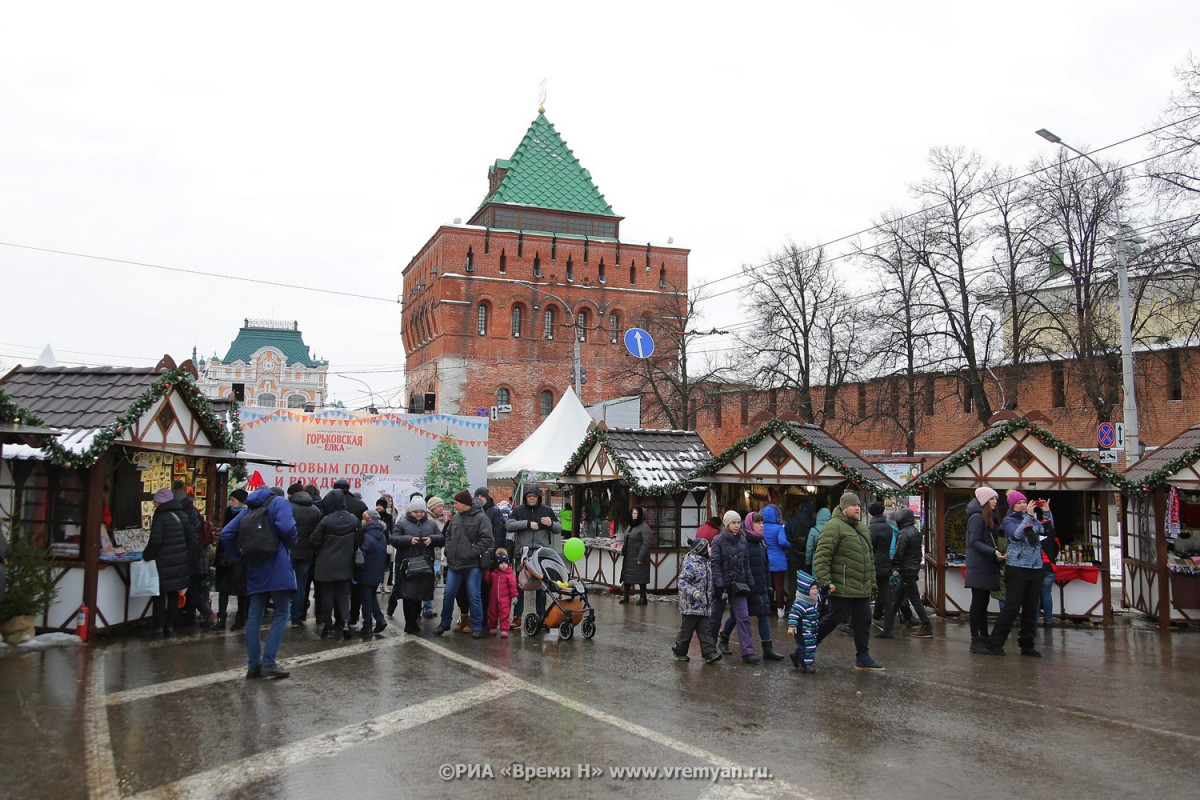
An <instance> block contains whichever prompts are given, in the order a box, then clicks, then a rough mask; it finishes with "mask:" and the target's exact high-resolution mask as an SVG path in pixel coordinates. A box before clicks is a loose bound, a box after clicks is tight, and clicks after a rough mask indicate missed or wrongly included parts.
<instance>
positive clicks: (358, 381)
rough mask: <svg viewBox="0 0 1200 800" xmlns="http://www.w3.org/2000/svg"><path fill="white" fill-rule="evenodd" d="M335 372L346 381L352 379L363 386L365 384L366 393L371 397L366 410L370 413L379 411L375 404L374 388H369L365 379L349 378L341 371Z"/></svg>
mask: <svg viewBox="0 0 1200 800" xmlns="http://www.w3.org/2000/svg"><path fill="white" fill-rule="evenodd" d="M336 374H337V376H338V377H339V378H345V379H346V380H348V381H354V382H355V383H361V384H362V385H363V386H366V387H367V394H368V395H370V397H371V405H370V406H369V407H368V408H367V411H369V412H371V413H372V414H378V413H379V409H378V408H377V407H376V405H375V390H374V389H372V388H371V386H370V384H368V383H367V382H366V381H364V380H361V379H359V378H351V377H350V376H349V375H345V374H343V373H341V372H338V373H336Z"/></svg>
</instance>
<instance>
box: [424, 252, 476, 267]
mask: <svg viewBox="0 0 1200 800" xmlns="http://www.w3.org/2000/svg"><path fill="white" fill-rule="evenodd" d="M434 271H435V272H436V271H437V268H436V267H435V268H434ZM474 271H475V250H474V249H473V248H470V247H468V248H467V272H474Z"/></svg>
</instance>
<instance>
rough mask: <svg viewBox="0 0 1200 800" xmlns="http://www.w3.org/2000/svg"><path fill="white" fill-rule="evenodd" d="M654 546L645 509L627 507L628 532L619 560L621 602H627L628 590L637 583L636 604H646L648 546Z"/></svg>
mask: <svg viewBox="0 0 1200 800" xmlns="http://www.w3.org/2000/svg"><path fill="white" fill-rule="evenodd" d="M653 546H654V531H652V530H651V529H650V526H649V525H647V524H646V511H645V509H643V508H642V507H641V506H634V507H633V508H631V509H629V533H627V534H625V547H624V548H622V552H623V553H624V558H622V560H621V583H623V584H624V585H625V595H624V596H623V597H622V598H621V599H620V601H619V602H621V603H628V602H629V590H630V589H631V588H633V584H635V583H636V584H637V585H638V589H639V594H638V601H637V605H639V606H644V605H646V584H648V583H650V548H651V547H653Z"/></svg>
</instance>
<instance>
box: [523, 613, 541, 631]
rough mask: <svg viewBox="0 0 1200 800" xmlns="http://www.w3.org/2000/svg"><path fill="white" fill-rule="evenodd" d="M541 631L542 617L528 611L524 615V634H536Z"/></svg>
mask: <svg viewBox="0 0 1200 800" xmlns="http://www.w3.org/2000/svg"><path fill="white" fill-rule="evenodd" d="M541 632H542V618H541V617H539V616H538V615H537V614H534V613H529V614H526V615H525V635H526V636H537V635H538V634H539V633H541Z"/></svg>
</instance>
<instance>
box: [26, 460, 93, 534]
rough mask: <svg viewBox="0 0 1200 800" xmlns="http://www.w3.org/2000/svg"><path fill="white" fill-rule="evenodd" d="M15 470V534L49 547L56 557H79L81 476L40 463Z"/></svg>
mask: <svg viewBox="0 0 1200 800" xmlns="http://www.w3.org/2000/svg"><path fill="white" fill-rule="evenodd" d="M15 471H16V472H17V476H16V477H17V480H16V492H15V496H16V498H17V508H16V509H15V512H16V513H15V514H14V521H15V523H16V528H17V536H18V537H19V538H20V539H22V540H24V541H26V542H32V543H34V544H37V545H38V546H40V547H46V548H49V549H50V551H51V552H52V553H53V554H54V555H55V557H57V558H79V557H80V553H81V545H82V539H83V506H84V489H83V479H82V476H81V473H80V472H79V471H78V470H73V469H63V468H61V467H56V466H53V465H49V466H48V465H46V464H44V463H42V462H33V463H27V464H24V465H20V466H19V467H17V469H16V470H15Z"/></svg>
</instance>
